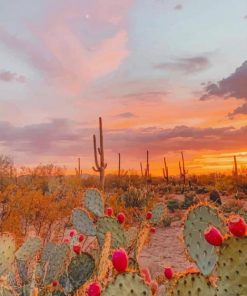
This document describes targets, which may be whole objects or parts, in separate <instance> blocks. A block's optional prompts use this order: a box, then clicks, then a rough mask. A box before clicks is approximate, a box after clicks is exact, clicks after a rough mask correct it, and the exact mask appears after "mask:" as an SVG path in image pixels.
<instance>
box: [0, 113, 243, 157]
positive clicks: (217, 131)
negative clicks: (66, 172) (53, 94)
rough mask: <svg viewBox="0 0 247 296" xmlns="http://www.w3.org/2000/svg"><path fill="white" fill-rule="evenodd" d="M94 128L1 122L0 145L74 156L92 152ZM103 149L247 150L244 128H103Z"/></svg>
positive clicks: (56, 122)
mask: <svg viewBox="0 0 247 296" xmlns="http://www.w3.org/2000/svg"><path fill="white" fill-rule="evenodd" d="M95 132H97V130H96V129H94V128H82V127H81V126H80V124H78V123H76V122H73V121H69V120H66V119H53V120H51V121H50V122H47V123H40V124H32V125H26V126H22V127H16V126H13V125H12V124H11V123H9V122H0V134H1V142H0V143H1V144H2V145H3V146H5V147H9V148H11V149H12V150H13V151H21V152H26V153H32V154H34V155H37V157H38V156H42V155H62V156H64V155H66V156H73V155H75V154H78V153H81V149H82V148H81V143H83V153H84V154H85V155H86V156H89V155H91V152H92V135H93V134H94V133H95ZM104 132H105V147H106V149H107V151H108V154H114V153H117V152H119V151H123V152H124V153H126V154H127V155H129V156H130V157H133V158H134V157H139V155H140V147H142V149H143V150H145V149H150V150H151V151H152V153H155V154H156V155H163V154H164V153H167V152H176V151H180V150H181V149H182V150H190V151H195V150H196V151H198V150H214V151H222V150H224V149H226V148H227V149H240V148H244V147H246V141H245V139H246V137H247V126H244V127H241V128H239V129H237V128H234V127H231V126H227V127H221V128H196V127H189V126H175V127H173V128H158V127H152V126H150V127H146V128H136V129H134V128H126V129H117V130H116V129H105V131H104Z"/></svg>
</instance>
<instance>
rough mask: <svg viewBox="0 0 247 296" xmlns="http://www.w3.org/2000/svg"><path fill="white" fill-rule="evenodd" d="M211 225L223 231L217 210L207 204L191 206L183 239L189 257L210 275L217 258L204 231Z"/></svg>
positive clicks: (202, 270) (204, 272)
mask: <svg viewBox="0 0 247 296" xmlns="http://www.w3.org/2000/svg"><path fill="white" fill-rule="evenodd" d="M209 225H213V226H215V227H217V228H218V229H220V230H221V232H223V231H224V226H223V221H222V219H221V218H220V217H219V215H218V213H217V210H216V209H214V208H212V207H210V206H209V205H199V206H197V207H195V208H192V209H191V210H190V211H189V213H188V215H187V218H186V220H185V223H184V241H185V244H186V247H187V251H188V253H189V255H190V256H191V258H192V259H193V260H194V261H195V262H196V264H197V266H198V268H199V269H200V271H201V272H202V274H203V275H206V276H208V275H210V273H211V272H212V271H213V269H214V267H215V264H216V262H217V260H218V254H217V252H216V250H217V248H216V247H214V246H212V245H210V244H209V243H208V242H207V241H206V240H205V238H204V231H205V229H206V228H207V227H208V226H209Z"/></svg>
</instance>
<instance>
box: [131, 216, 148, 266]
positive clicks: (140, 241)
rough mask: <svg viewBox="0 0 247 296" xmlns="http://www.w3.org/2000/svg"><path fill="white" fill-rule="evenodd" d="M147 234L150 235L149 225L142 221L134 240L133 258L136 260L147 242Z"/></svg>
mask: <svg viewBox="0 0 247 296" xmlns="http://www.w3.org/2000/svg"><path fill="white" fill-rule="evenodd" d="M149 234H150V225H149V224H148V222H146V221H144V222H142V224H141V229H140V232H139V234H138V236H137V240H136V246H135V250H134V258H135V259H136V260H137V259H138V257H139V255H140V253H141V251H142V248H143V246H144V245H145V243H146V242H147V240H148V237H149Z"/></svg>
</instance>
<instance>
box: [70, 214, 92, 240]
mask: <svg viewBox="0 0 247 296" xmlns="http://www.w3.org/2000/svg"><path fill="white" fill-rule="evenodd" d="M72 221H73V225H74V227H75V229H76V230H77V231H78V232H80V233H83V234H85V235H88V236H94V235H96V229H95V227H94V225H93V221H92V220H91V219H90V217H89V216H88V214H87V213H86V212H85V211H83V210H81V209H74V211H73V213H72Z"/></svg>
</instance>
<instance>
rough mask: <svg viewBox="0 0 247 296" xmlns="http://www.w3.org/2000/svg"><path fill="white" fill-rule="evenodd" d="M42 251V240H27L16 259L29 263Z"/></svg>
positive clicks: (35, 238) (18, 251) (16, 254)
mask: <svg viewBox="0 0 247 296" xmlns="http://www.w3.org/2000/svg"><path fill="white" fill-rule="evenodd" d="M40 249H41V239H40V238H38V237H34V238H29V239H27V240H26V241H25V242H24V244H23V245H22V246H21V247H20V248H19V249H18V250H17V252H16V253H15V257H16V258H17V260H23V261H29V260H31V259H33V257H34V256H35V255H36V254H37V252H38V251H39V250H40Z"/></svg>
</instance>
